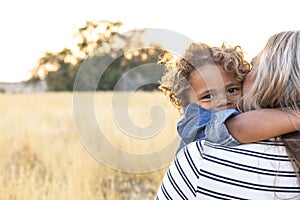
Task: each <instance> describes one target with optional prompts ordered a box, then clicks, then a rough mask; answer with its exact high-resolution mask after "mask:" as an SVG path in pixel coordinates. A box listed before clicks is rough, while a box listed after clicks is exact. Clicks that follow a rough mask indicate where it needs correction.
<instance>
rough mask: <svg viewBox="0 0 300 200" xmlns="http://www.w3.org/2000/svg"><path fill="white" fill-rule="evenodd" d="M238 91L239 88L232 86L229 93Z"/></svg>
mask: <svg viewBox="0 0 300 200" xmlns="http://www.w3.org/2000/svg"><path fill="white" fill-rule="evenodd" d="M237 91H238V88H230V89H229V90H228V92H229V93H234V92H237Z"/></svg>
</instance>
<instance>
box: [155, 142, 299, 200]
mask: <svg viewBox="0 0 300 200" xmlns="http://www.w3.org/2000/svg"><path fill="white" fill-rule="evenodd" d="M287 198H293V199H300V187H299V185H298V184H297V178H296V175H295V172H294V170H293V167H292V165H291V163H290V161H289V158H288V156H287V153H286V150H285V146H284V145H283V144H282V143H278V142H275V141H274V140H269V141H263V142H257V143H251V144H243V145H239V146H235V147H228V146H222V145H218V144H212V143H209V142H207V141H204V140H202V141H200V140H199V141H196V142H192V143H191V144H189V145H187V146H186V147H185V148H184V149H182V150H181V151H180V152H178V154H177V156H176V158H175V159H174V161H173V163H171V165H170V167H169V169H168V171H167V173H166V174H165V176H164V179H163V181H162V183H161V185H160V187H159V189H158V193H157V196H156V199H159V200H162V199H174V200H179V199H189V200H190V199H201V200H202V199H204V200H206V199H230V200H232V199H257V200H265V199H266V200H270V199H287Z"/></svg>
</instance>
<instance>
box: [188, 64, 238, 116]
mask: <svg viewBox="0 0 300 200" xmlns="http://www.w3.org/2000/svg"><path fill="white" fill-rule="evenodd" d="M189 82H190V84H191V88H192V89H191V91H190V93H189V100H190V103H197V104H198V105H199V106H200V107H202V108H204V109H207V110H217V111H218V110H224V109H230V108H236V105H237V102H238V100H239V99H240V98H241V97H242V82H240V81H237V80H236V79H235V78H234V76H233V74H231V73H228V72H225V71H224V70H223V68H222V67H221V66H215V65H205V66H202V67H199V68H197V69H196V70H193V71H192V72H191V75H190V78H189Z"/></svg>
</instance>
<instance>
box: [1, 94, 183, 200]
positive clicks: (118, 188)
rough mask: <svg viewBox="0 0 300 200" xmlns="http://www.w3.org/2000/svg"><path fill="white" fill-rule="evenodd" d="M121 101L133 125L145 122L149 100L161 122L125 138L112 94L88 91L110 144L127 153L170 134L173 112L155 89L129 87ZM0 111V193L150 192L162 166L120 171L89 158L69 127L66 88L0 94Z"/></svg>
mask: <svg viewBox="0 0 300 200" xmlns="http://www.w3.org/2000/svg"><path fill="white" fill-rule="evenodd" d="M83 94H84V93H83ZM124 101H127V102H128V112H129V116H130V119H131V121H133V123H134V124H135V125H137V126H138V127H144V126H147V125H149V124H151V123H152V122H151V120H152V119H151V117H150V110H151V107H152V106H153V105H155V104H159V105H160V107H162V108H163V109H164V111H165V114H166V118H165V123H164V126H163V127H162V129H161V130H160V131H159V132H158V133H157V135H155V136H152V137H151V138H149V139H143V140H141V139H133V138H132V137H130V136H128V135H126V134H124V133H123V132H122V128H118V127H117V126H116V122H115V121H114V119H113V113H112V108H113V107H112V103H111V102H112V93H111V92H99V93H96V94H95V113H96V117H97V120H98V122H99V123H100V124H102V125H103V126H102V129H103V132H104V133H105V135H106V137H107V138H108V139H109V140H110V141H111V143H112V144H114V145H115V146H117V147H119V148H121V149H123V150H125V151H127V152H132V153H149V152H152V151H157V150H159V149H161V148H164V147H165V146H166V145H168V144H169V143H170V142H171V141H172V140H174V138H175V137H176V123H177V121H178V119H179V115H178V113H177V111H176V110H175V109H173V108H172V107H171V105H170V104H169V103H168V102H167V100H166V99H165V97H164V96H163V95H162V94H161V93H159V92H152V93H151V92H136V93H134V94H133V96H132V97H131V98H130V99H129V100H127V99H125V100H124ZM156 114H157V113H155V112H153V116H154V117H155V118H156V117H158V118H159V116H156ZM158 114H159V113H158ZM0 116H1V120H0V134H1V137H0V199H1V200H23V199H28V200H29V199H30V200H42V199H55V200H56V199H59V200H63V199H66V200H69V199H73V200H77V199H78V200H85V199H87V200H89V199H92V200H94V199H109V200H114V199H130V200H132V199H133V200H134V199H153V198H154V196H155V193H156V191H157V189H158V186H159V184H160V181H161V179H162V177H163V175H164V173H165V170H166V167H164V168H162V169H160V170H156V171H154V172H151V173H140V174H137V173H134V174H133V173H124V172H121V171H118V170H114V169H111V168H109V167H107V166H105V165H104V164H103V163H101V162H99V161H97V160H96V159H94V158H93V156H92V155H90V154H89V153H88V152H87V150H86V149H85V147H84V146H83V144H82V143H81V141H80V139H79V135H78V133H77V131H76V130H77V129H76V124H75V121H74V115H73V107H72V93H40V94H0ZM124 117H126V116H124ZM137 131H138V130H137ZM136 134H138V133H136ZM174 151H175V149H174ZM116 160H117V159H116ZM136 162H137V163H138V161H136Z"/></svg>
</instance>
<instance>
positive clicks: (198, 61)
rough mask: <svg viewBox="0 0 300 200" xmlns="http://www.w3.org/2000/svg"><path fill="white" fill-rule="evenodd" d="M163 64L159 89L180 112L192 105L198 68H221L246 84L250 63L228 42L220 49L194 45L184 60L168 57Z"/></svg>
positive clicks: (184, 55)
mask: <svg viewBox="0 0 300 200" xmlns="http://www.w3.org/2000/svg"><path fill="white" fill-rule="evenodd" d="M160 63H161V64H163V65H165V67H166V73H165V74H164V75H163V76H162V78H161V81H160V82H159V83H160V85H159V87H158V88H159V89H160V90H161V91H162V92H163V93H164V94H165V95H166V96H167V98H168V99H169V101H170V102H171V103H172V104H173V106H174V107H175V108H177V109H178V110H179V112H180V113H182V109H183V108H185V107H186V106H187V105H188V103H189V98H188V93H189V91H190V83H189V78H190V75H191V72H192V71H193V70H195V69H196V68H199V67H202V66H204V65H220V66H223V68H224V71H226V72H229V73H232V74H233V75H234V77H235V78H236V79H237V80H238V81H243V80H244V77H245V76H246V74H247V73H248V72H249V71H250V64H249V63H248V62H247V61H245V60H244V53H243V51H242V48H241V47H240V46H235V47H231V46H229V45H227V44H225V43H223V44H222V45H221V47H210V46H208V45H207V44H204V43H192V44H190V45H189V47H188V48H187V49H186V50H185V52H184V54H183V56H182V57H179V58H177V59H176V57H175V56H173V55H171V54H166V55H165V56H164V57H163V58H162V59H161V60H160Z"/></svg>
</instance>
